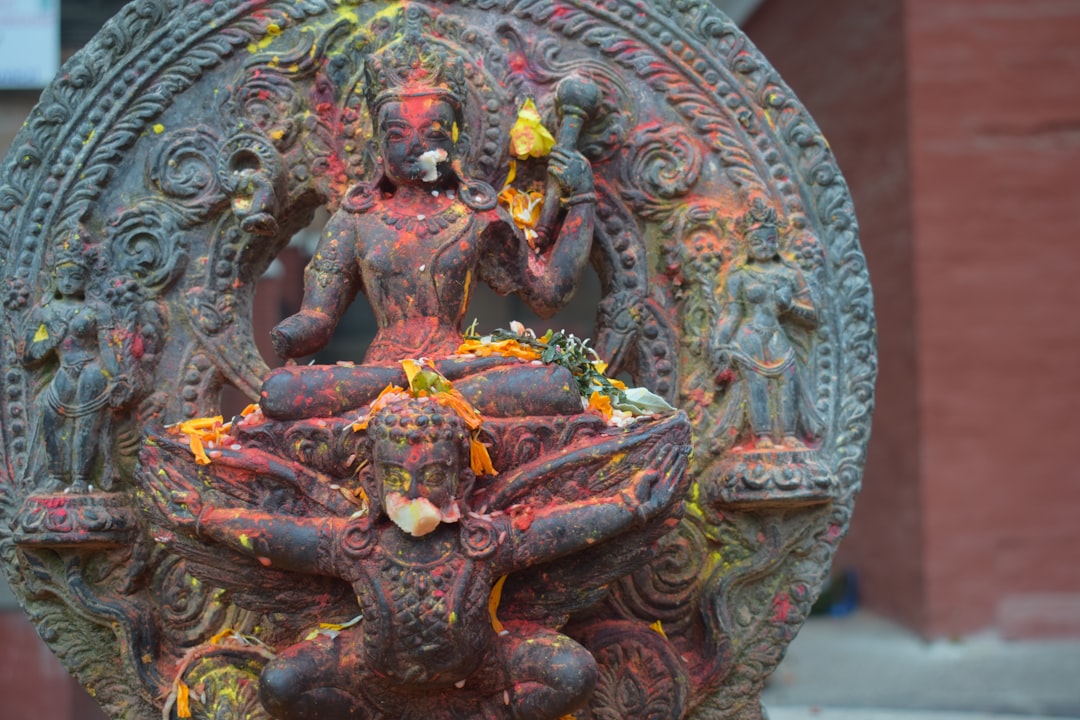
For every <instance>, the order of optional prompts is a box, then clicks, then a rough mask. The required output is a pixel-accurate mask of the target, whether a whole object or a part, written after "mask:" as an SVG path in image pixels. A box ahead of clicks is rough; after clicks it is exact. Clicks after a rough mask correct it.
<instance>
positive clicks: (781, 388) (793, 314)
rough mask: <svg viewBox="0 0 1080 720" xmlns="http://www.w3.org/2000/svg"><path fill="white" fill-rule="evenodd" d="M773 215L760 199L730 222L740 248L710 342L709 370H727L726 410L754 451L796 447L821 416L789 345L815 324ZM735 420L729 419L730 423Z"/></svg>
mask: <svg viewBox="0 0 1080 720" xmlns="http://www.w3.org/2000/svg"><path fill="white" fill-rule="evenodd" d="M778 224H779V223H778V220H777V214H776V211H775V210H774V209H773V208H771V207H769V206H768V205H766V204H765V203H764V202H763V201H762V200H761V199H760V198H757V199H755V201H754V202H753V203H752V205H751V207H750V209H749V210H748V211H747V212H746V213H745V214H744V215H742V216H741V217H739V218H738V219H737V220H736V222H735V231H736V234H737V237H738V242H739V243H740V246H741V247H740V250H739V256H737V257H736V258H735V260H733V262H732V269H731V270H730V272H729V274H728V276H727V278H726V282H725V283H724V287H723V289H722V290H721V291H720V308H719V312H718V315H719V318H720V320H719V324H718V326H717V328H716V329H715V331H714V332H713V334H712V337H711V338H710V342H711V345H712V349H711V350H712V359H713V363H714V368H715V369H716V371H717V372H720V373H723V372H724V371H727V370H732V371H734V375H735V378H734V383H733V385H732V388H731V393H732V397H729V400H728V407H729V408H730V409H731V412H729V415H730V414H735V413H736V412H738V413H745V418H744V422H745V426H746V428H747V429H748V431H749V438H748V439H749V441H750V443H751V444H752V445H753V446H755V447H757V448H770V447H774V446H778V445H782V446H785V447H789V448H803V447H805V443H804V442H803V440H804V438H809V437H814V436H816V435H817V434H818V433H819V431H820V427H821V419H820V418H819V417H818V414H817V411H816V410H815V409H814V405H813V402H812V400H811V398H810V396H809V393H808V392H807V390H808V388H807V387H806V384H805V382H804V379H803V372H802V363H803V362H804V361H805V358H804V357H800V353H799V352H798V349H797V344H796V342H795V341H794V339H795V337H796V333H797V332H799V331H800V329H812V328H814V327H816V326H817V324H818V311H817V307H816V306H815V303H814V299H813V295H812V293H811V290H810V287H809V285H808V284H807V282H806V279H805V278H804V276H803V273H802V271H801V270H800V269H799V268H798V266H796V265H795V264H794V263H791V262H788V261H787V260H786V259H785V258H784V257H783V255H782V254H781V253H780V250H779V237H778ZM736 422H737V421H736Z"/></svg>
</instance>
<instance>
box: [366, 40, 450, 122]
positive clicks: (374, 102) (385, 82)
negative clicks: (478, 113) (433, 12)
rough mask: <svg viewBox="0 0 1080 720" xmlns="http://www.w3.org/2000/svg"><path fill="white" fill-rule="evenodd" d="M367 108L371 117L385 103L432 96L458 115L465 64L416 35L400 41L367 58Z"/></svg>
mask: <svg viewBox="0 0 1080 720" xmlns="http://www.w3.org/2000/svg"><path fill="white" fill-rule="evenodd" d="M365 73H366V76H367V97H368V107H369V108H370V110H371V113H372V115H373V116H374V115H376V114H377V113H378V111H379V108H380V107H381V106H382V105H383V104H384V103H386V102H390V101H393V100H401V99H402V98H406V97H417V96H431V95H434V96H436V97H439V98H440V99H443V100H445V101H447V102H449V103H450V104H451V105H452V106H453V108H454V112H455V113H460V111H461V106H462V104H463V102H464V99H465V94H466V87H467V86H466V83H465V65H464V62H463V61H462V59H461V58H459V57H453V56H451V55H450V54H449V53H448V52H447V51H446V50H444V49H441V48H439V47H438V46H436V45H435V43H433V42H432V41H431V40H429V39H427V38H425V37H423V36H422V35H420V33H418V32H415V31H411V32H409V33H407V34H406V35H405V36H404V37H403V38H401V39H400V40H398V41H395V42H393V43H390V44H389V45H387V46H386V47H384V48H382V49H381V50H379V51H378V52H375V53H372V54H371V55H369V56H368V57H367V60H366V66H365Z"/></svg>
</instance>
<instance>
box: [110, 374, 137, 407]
mask: <svg viewBox="0 0 1080 720" xmlns="http://www.w3.org/2000/svg"><path fill="white" fill-rule="evenodd" d="M134 392H135V390H134V388H133V387H132V386H131V379H130V378H129V377H128V376H127V375H119V376H117V378H116V379H115V380H113V382H112V385H111V386H110V387H109V405H111V406H112V407H114V408H119V407H123V406H124V405H127V403H128V401H129V400H131V396H132V395H133V394H134Z"/></svg>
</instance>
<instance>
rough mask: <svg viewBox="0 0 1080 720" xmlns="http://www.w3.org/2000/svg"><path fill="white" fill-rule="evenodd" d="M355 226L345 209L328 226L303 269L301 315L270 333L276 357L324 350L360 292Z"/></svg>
mask: <svg viewBox="0 0 1080 720" xmlns="http://www.w3.org/2000/svg"><path fill="white" fill-rule="evenodd" d="M356 224H357V219H356V215H355V214H354V213H352V212H350V211H348V210H345V209H342V210H339V211H338V212H337V213H335V214H334V216H333V217H332V218H331V219H330V222H329V223H327V225H326V228H325V229H324V230H323V236H322V238H321V239H320V240H319V244H318V246H317V248H316V250H315V255H314V256H313V257H312V258H311V260H310V262H308V265H307V267H306V268H305V269H304V299H303V301H302V303H301V305H300V311H299V312H298V313H296V314H295V315H292V316H290V317H287V318H285V319H284V320H283V321H281V322H280V323H278V325H277V326H276V327H275V328H274V329H273V330H271V331H270V337H271V340H272V341H273V343H274V350H275V351H276V352H277V354H278V355H279V356H281V357H284V358H294V357H300V356H302V355H310V354H311V353H314V352H316V351H318V350H321V349H322V348H323V347H325V346H326V344H327V343H329V342H330V338H331V336H332V335H333V334H334V329H335V328H336V327H337V324H338V322H339V321H340V320H341V317H342V315H344V314H345V311H346V310H347V309H348V308H349V305H350V304H351V303H352V301H353V298H355V297H356V293H357V292H359V291H360V290H361V286H362V282H361V278H360V270H359V267H358V265H357V241H358V238H357V234H356Z"/></svg>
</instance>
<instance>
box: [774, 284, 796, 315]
mask: <svg viewBox="0 0 1080 720" xmlns="http://www.w3.org/2000/svg"><path fill="white" fill-rule="evenodd" d="M793 302H794V299H793V298H792V296H791V287H790V286H788V285H787V284H782V285H779V286H778V287H777V288H776V307H777V308H778V309H779V310H780V312H784V311H786V310H790V309H791V305H792V303H793Z"/></svg>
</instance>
